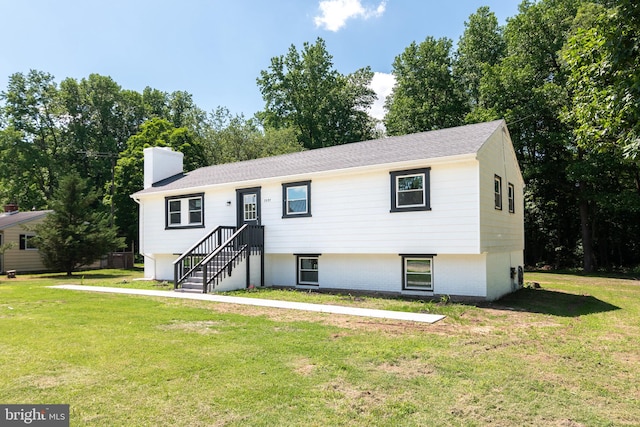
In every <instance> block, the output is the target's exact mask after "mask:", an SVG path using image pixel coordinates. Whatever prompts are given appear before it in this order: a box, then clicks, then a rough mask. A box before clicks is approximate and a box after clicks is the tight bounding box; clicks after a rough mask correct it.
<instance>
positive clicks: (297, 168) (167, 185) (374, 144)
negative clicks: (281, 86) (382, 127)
mask: <svg viewBox="0 0 640 427" xmlns="http://www.w3.org/2000/svg"><path fill="white" fill-rule="evenodd" d="M503 124H504V121H503V120H496V121H492V122H487V123H478V124H473V125H466V126H460V127H455V128H449V129H441V130H434V131H429V132H421V133H415V134H410V135H403V136H396V137H390V138H382V139H375V140H370V141H363V142H355V143H351V144H345V145H337V146H333V147H327V148H319V149H316V150H308V151H302V152H299V153H291V154H284V155H280V156H273V157H265V158H261V159H255V160H248V161H244V162H236V163H226V164H221V165H213V166H208V167H204V168H200V169H196V170H194V171H191V172H188V173H184V174H180V175H176V176H174V177H171V178H168V179H165V180H162V181H159V182H157V183H155V184H153V186H152V187H150V188H147V189H144V190H142V191H139V192H137V193H135V194H134V196H138V195H144V194H149V193H156V192H162V191H172V190H182V189H188V188H193V187H202V186H207V185H215V184H225V183H232V182H242V181H249V180H255V179H266V178H274V177H279V176H292V175H299V174H305V173H312V172H323V171H330V170H340V169H349V168H356V167H363V166H372V165H382V164H390V163H397V162H404V161H411V160H422V159H424V160H428V159H436V158H440V157H450V156H457V155H464V154H474V153H477V152H478V150H479V149H480V147H481V146H482V144H484V142H485V141H486V140H487V139H488V138H489V137H490V136H491V135H492V134H493V133H494V132H495V131H496V129H498V128H499V127H500V126H502V125H503Z"/></svg>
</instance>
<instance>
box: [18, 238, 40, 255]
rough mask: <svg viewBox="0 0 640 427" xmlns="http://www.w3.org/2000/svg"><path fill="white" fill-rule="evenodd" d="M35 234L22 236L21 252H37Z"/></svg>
mask: <svg viewBox="0 0 640 427" xmlns="http://www.w3.org/2000/svg"><path fill="white" fill-rule="evenodd" d="M34 237H35V235H34V234H21V235H20V250H21V251H37V250H38V247H37V246H36V245H35V243H34V242H33V238H34Z"/></svg>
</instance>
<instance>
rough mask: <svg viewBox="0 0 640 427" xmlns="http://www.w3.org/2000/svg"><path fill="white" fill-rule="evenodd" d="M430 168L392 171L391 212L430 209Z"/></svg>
mask: <svg viewBox="0 0 640 427" xmlns="http://www.w3.org/2000/svg"><path fill="white" fill-rule="evenodd" d="M430 170H431V169H430V168H424V169H412V170H406V171H396V172H391V212H403V211H425V210H430V209H431V205H430V200H429V171H430Z"/></svg>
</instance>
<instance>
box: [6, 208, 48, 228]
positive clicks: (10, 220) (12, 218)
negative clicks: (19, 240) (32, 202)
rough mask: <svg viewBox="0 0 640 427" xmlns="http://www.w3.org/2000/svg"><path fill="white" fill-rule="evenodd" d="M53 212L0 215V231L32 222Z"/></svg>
mask: <svg viewBox="0 0 640 427" xmlns="http://www.w3.org/2000/svg"><path fill="white" fill-rule="evenodd" d="M51 212H53V211H25V212H15V213H10V214H6V213H3V214H0V230H4V229H5V228H8V227H12V226H14V225H16V224H20V223H23V222H28V221H32V220H34V219H36V218H39V217H41V216H45V215H47V214H49V213H51Z"/></svg>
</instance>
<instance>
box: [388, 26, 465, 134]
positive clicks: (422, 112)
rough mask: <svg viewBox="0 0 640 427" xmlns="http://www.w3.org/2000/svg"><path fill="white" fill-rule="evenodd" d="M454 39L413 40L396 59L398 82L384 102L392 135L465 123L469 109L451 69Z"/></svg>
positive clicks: (394, 66) (395, 71)
mask: <svg viewBox="0 0 640 427" xmlns="http://www.w3.org/2000/svg"><path fill="white" fill-rule="evenodd" d="M451 48H452V41H451V40H450V39H447V38H441V39H435V38H433V37H431V36H429V37H427V38H426V39H425V40H424V41H423V42H422V43H420V44H417V43H416V42H412V43H411V44H410V45H409V46H408V47H407V48H406V49H405V50H404V52H402V53H401V54H400V55H398V56H397V57H396V58H395V60H394V61H393V71H392V73H393V75H394V76H395V77H396V85H395V87H394V88H393V92H392V93H391V95H390V96H389V97H387V100H386V102H385V108H386V110H387V113H386V115H385V117H384V124H385V127H386V129H387V133H388V134H389V135H403V134H408V133H415V132H422V131H427V130H433V129H442V128H448V127H452V126H457V125H460V124H462V122H463V119H464V116H465V114H466V112H467V109H466V105H467V103H466V102H464V98H463V96H462V94H461V93H460V91H459V90H458V89H457V87H456V84H455V82H454V79H453V75H452V72H451Z"/></svg>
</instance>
